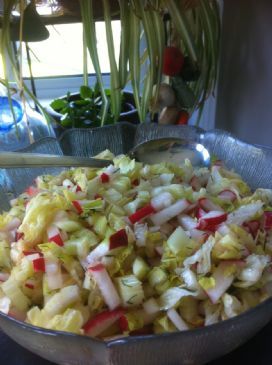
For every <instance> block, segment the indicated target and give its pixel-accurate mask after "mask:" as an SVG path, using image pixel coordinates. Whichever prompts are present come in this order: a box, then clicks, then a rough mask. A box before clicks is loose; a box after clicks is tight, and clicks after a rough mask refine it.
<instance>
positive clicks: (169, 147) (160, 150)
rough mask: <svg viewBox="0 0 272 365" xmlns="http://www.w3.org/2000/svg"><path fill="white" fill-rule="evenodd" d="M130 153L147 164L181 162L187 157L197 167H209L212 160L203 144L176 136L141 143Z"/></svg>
mask: <svg viewBox="0 0 272 365" xmlns="http://www.w3.org/2000/svg"><path fill="white" fill-rule="evenodd" d="M129 155H130V156H131V157H134V158H135V159H136V160H138V161H141V162H144V163H147V164H154V163H160V162H163V161H165V162H173V163H176V164H181V163H183V162H184V160H185V159H189V160H190V161H191V163H192V165H193V166H195V167H197V166H198V167H208V166H209V165H210V162H211V160H210V154H209V151H208V150H207V149H206V148H205V147H204V146H203V145H202V144H200V143H198V142H194V141H189V140H185V139H181V138H174V137H173V138H171V137H167V138H159V139H154V140H150V141H146V142H143V143H140V144H138V145H137V146H135V147H134V148H133V149H132V151H131V152H130V153H129Z"/></svg>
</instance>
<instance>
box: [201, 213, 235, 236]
mask: <svg viewBox="0 0 272 365" xmlns="http://www.w3.org/2000/svg"><path fill="white" fill-rule="evenodd" d="M227 217H228V215H227V213H224V212H221V211H211V212H209V213H207V214H205V215H204V216H203V217H201V218H200V219H199V222H198V225H197V227H196V228H197V229H200V230H207V231H212V232H214V231H215V230H216V228H217V226H218V225H219V224H221V223H223V222H224V221H225V220H226V219H227Z"/></svg>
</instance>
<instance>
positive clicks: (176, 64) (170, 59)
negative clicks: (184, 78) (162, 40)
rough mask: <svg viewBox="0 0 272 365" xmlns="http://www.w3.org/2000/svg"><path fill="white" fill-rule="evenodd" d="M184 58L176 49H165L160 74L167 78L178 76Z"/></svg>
mask: <svg viewBox="0 0 272 365" xmlns="http://www.w3.org/2000/svg"><path fill="white" fill-rule="evenodd" d="M183 64H184V57H183V54H182V52H181V50H180V49H179V48H177V47H165V49H164V54H163V66H162V73H163V74H164V75H167V76H176V75H178V74H179V73H180V72H181V70H182V67H183Z"/></svg>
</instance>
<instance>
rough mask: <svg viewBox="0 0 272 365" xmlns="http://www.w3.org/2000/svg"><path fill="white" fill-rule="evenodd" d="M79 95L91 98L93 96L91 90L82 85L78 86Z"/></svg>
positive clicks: (83, 97)
mask: <svg viewBox="0 0 272 365" xmlns="http://www.w3.org/2000/svg"><path fill="white" fill-rule="evenodd" d="M80 96H81V97H82V99H91V98H92V96H93V91H92V89H91V88H90V87H89V86H86V85H82V86H80Z"/></svg>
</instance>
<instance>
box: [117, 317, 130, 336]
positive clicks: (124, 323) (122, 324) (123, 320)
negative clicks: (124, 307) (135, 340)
mask: <svg viewBox="0 0 272 365" xmlns="http://www.w3.org/2000/svg"><path fill="white" fill-rule="evenodd" d="M118 326H119V328H120V330H121V331H122V332H126V331H128V320H127V317H126V316H125V315H124V314H123V315H122V316H121V317H120V318H119V321H118Z"/></svg>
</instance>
